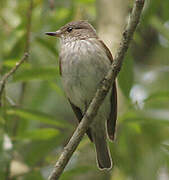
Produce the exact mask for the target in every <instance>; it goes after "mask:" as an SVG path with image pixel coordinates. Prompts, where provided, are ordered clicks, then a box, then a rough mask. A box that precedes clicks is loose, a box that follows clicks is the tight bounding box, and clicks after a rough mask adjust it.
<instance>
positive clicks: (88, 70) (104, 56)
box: [46, 21, 117, 169]
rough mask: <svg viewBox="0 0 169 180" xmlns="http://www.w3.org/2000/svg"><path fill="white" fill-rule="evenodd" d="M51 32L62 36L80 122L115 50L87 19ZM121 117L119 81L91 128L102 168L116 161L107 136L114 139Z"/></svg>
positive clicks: (66, 75) (66, 80) (65, 71)
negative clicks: (119, 116) (111, 152)
mask: <svg viewBox="0 0 169 180" xmlns="http://www.w3.org/2000/svg"><path fill="white" fill-rule="evenodd" d="M46 34H47V35H50V36H56V37H59V39H60V47H61V48H60V58H59V63H60V75H61V80H62V84H63V88H64V91H65V94H66V96H67V98H68V100H69V102H70V105H71V107H72V109H73V111H74V113H75V115H76V117H77V119H78V121H79V122H80V121H81V119H82V117H83V115H84V114H85V112H86V110H87V108H88V106H89V104H90V102H91V100H92V98H93V97H94V95H95V92H96V90H97V88H98V87H99V85H100V83H101V82H102V80H103V79H104V77H105V75H106V74H107V72H108V69H109V68H110V65H111V63H112V61H113V57H112V55H111V52H110V51H109V49H108V48H107V46H106V45H105V44H104V43H103V41H101V40H100V39H99V37H98V36H97V34H96V31H95V29H94V28H93V27H92V26H91V25H90V24H89V23H88V22H87V21H74V22H70V23H68V24H66V25H64V26H63V27H61V28H60V29H59V30H57V31H56V32H47V33H46ZM116 118H117V93H116V84H115V82H114V83H113V85H112V87H111V89H110V91H109V93H108V95H107V96H106V98H105V100H104V102H103V104H102V105H101V107H100V109H99V111H98V113H97V115H96V117H95V118H94V120H93V123H92V124H91V125H90V127H89V129H88V130H87V132H86V133H87V135H88V137H89V139H90V140H91V141H92V142H93V143H94V144H95V148H96V153H97V164H98V166H99V168H100V169H110V168H111V167H112V160H111V156H110V151H109V148H108V146H107V137H109V139H110V140H114V134H115V126H116Z"/></svg>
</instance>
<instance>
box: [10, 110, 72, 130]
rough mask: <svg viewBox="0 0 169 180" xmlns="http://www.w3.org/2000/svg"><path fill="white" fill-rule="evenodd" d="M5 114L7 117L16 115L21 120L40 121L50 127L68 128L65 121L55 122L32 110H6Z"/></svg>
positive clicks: (46, 115) (49, 117) (47, 116)
mask: <svg viewBox="0 0 169 180" xmlns="http://www.w3.org/2000/svg"><path fill="white" fill-rule="evenodd" d="M7 113H8V114H9V115H17V116H19V117H21V118H24V119H27V120H30V121H32V120H33V121H40V122H43V123H46V124H51V125H55V126H57V127H61V128H64V127H68V126H69V125H68V123H66V122H65V121H61V120H56V118H54V117H52V116H50V115H48V114H45V113H42V112H38V111H32V110H26V109H17V108H14V109H8V110H7Z"/></svg>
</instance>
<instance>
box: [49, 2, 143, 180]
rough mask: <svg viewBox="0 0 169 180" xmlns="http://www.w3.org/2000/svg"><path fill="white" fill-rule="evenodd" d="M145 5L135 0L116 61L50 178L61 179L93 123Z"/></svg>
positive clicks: (119, 66) (51, 179)
mask: <svg viewBox="0 0 169 180" xmlns="http://www.w3.org/2000/svg"><path fill="white" fill-rule="evenodd" d="M143 5H144V0H135V3H134V7H133V10H132V13H131V16H130V19H129V22H128V24H127V27H126V30H125V31H124V33H123V38H122V41H121V44H120V47H119V50H118V51H117V53H116V55H115V58H114V62H113V64H112V65H111V68H110V70H109V71H108V73H107V75H106V77H105V79H104V81H103V83H102V86H101V87H100V88H99V89H98V90H97V92H96V94H95V97H94V98H93V100H92V102H91V104H90V105H89V108H88V110H87V112H86V113H85V115H84V117H83V119H82V120H81V122H80V123H79V125H78V127H77V128H76V130H75V132H74V134H73V136H72V137H71V139H70V141H69V142H68V144H67V145H66V147H65V148H64V150H63V152H62V153H61V155H60V157H59V159H58V161H57V162H56V164H55V167H54V169H53V171H52V173H51V174H50V176H49V178H48V179H49V180H58V179H59V177H60V175H61V174H62V172H63V170H64V168H65V166H66V165H67V163H68V162H69V160H70V158H71V156H72V154H73V152H74V151H75V150H76V148H77V146H78V144H79V143H80V141H81V139H82V137H83V136H84V134H85V132H86V130H87V129H88V127H89V125H90V124H91V123H92V120H93V118H94V117H95V116H96V114H97V111H98V109H99V107H100V105H101V104H102V102H103V100H104V98H105V97H106V95H107V93H108V91H109V89H110V87H111V85H112V82H113V81H114V80H115V78H116V76H117V74H118V72H119V71H120V69H121V66H122V62H123V58H124V55H125V53H126V51H127V49H128V47H129V43H130V41H131V39H132V37H133V33H134V31H135V29H136V27H137V24H138V23H139V19H140V15H141V12H142V9H143Z"/></svg>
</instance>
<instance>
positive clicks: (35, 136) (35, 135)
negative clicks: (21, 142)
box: [16, 128, 60, 140]
mask: <svg viewBox="0 0 169 180" xmlns="http://www.w3.org/2000/svg"><path fill="white" fill-rule="evenodd" d="M59 134H60V132H59V131H58V130H57V129H52V128H45V129H35V130H31V131H27V132H23V133H22V135H21V136H17V137H16V139H31V140H47V139H51V138H53V137H55V136H57V135H59Z"/></svg>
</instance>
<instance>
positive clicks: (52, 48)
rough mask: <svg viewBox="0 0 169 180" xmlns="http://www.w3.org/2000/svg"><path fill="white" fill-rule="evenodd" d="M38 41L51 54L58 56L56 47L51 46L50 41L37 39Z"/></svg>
mask: <svg viewBox="0 0 169 180" xmlns="http://www.w3.org/2000/svg"><path fill="white" fill-rule="evenodd" d="M36 41H37V42H38V43H39V44H40V45H42V46H44V47H46V48H47V49H48V50H49V51H50V52H52V54H54V55H55V56H58V51H57V49H56V48H55V46H54V45H53V44H51V43H50V42H49V41H47V40H45V39H42V38H41V37H36Z"/></svg>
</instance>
